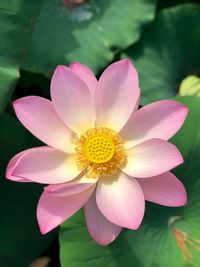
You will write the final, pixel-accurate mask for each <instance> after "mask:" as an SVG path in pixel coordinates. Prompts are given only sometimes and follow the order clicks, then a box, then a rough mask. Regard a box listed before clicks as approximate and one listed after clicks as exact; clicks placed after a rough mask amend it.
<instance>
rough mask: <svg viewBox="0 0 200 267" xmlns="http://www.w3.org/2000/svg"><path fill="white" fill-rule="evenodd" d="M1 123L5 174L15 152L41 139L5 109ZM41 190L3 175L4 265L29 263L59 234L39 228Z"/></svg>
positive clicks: (0, 168)
mask: <svg viewBox="0 0 200 267" xmlns="http://www.w3.org/2000/svg"><path fill="white" fill-rule="evenodd" d="M0 125H1V131H0V144H1V160H0V176H1V178H3V177H4V175H5V168H6V165H7V163H8V161H9V159H10V158H11V157H12V156H14V155H15V154H16V153H18V152H20V151H22V150H24V149H26V148H29V147H32V146H36V145H39V144H40V143H39V142H38V141H37V140H36V139H35V138H34V137H32V136H31V135H30V134H29V133H28V132H27V131H26V130H25V129H24V128H23V126H22V125H21V124H20V123H19V122H18V121H17V120H16V119H14V118H13V117H12V116H11V115H8V114H6V113H3V114H2V115H1V117H0ZM41 191H42V187H41V186H39V185H37V184H32V183H30V184H26V183H14V182H11V181H8V180H6V179H1V185H0V212H1V222H0V236H1V242H0V266H1V267H27V265H28V263H29V262H30V261H31V260H33V259H34V258H35V257H37V256H38V255H39V254H40V253H41V252H43V251H44V250H45V249H46V248H47V247H48V246H49V244H50V243H51V242H52V239H53V238H54V237H55V233H53V232H52V233H51V234H49V235H47V236H42V235H41V234H40V232H39V227H38V224H37V220H36V207H37V199H38V198H39V195H40V193H41Z"/></svg>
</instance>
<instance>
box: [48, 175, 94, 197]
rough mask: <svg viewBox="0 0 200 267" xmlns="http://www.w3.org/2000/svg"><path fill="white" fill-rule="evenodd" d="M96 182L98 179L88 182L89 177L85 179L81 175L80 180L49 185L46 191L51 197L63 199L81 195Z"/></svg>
mask: <svg viewBox="0 0 200 267" xmlns="http://www.w3.org/2000/svg"><path fill="white" fill-rule="evenodd" d="M96 182H97V179H90V180H89V181H87V177H86V178H84V177H83V176H82V175H80V176H79V177H78V178H76V179H74V180H72V181H71V182H68V183H63V184H51V185H48V186H46V187H45V188H44V190H45V192H47V193H49V194H51V196H58V197H63V196H69V195H73V194H77V193H80V192H82V191H84V190H86V189H88V188H90V187H91V186H93V185H94V184H95V183H96Z"/></svg>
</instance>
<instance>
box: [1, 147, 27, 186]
mask: <svg viewBox="0 0 200 267" xmlns="http://www.w3.org/2000/svg"><path fill="white" fill-rule="evenodd" d="M30 150H32V149H27V150H25V151H22V152H20V153H18V154H16V155H15V156H14V157H13V158H12V159H11V160H10V161H9V163H8V166H7V168H6V178H7V179H9V180H12V181H15V182H22V183H23V182H26V183H28V182H32V181H30V180H28V179H26V178H21V177H18V176H14V175H13V170H14V168H15V166H16V165H17V163H18V162H19V160H20V158H21V157H23V156H24V154H25V153H27V152H28V151H30Z"/></svg>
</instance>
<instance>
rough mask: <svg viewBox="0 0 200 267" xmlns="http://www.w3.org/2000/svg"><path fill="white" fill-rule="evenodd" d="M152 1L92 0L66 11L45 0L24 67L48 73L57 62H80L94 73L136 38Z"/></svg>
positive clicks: (150, 13) (150, 12)
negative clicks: (88, 13)
mask: <svg viewBox="0 0 200 267" xmlns="http://www.w3.org/2000/svg"><path fill="white" fill-rule="evenodd" d="M63 2H64V1H63ZM155 3H156V0H126V1H121V0H101V1H99V0H91V1H88V2H87V3H84V4H82V5H79V6H76V7H74V8H73V9H72V10H68V8H67V7H66V6H65V5H64V4H63V3H62V1H61V0H44V4H43V8H42V10H41V13H40V16H39V18H38V21H37V24H36V27H35V31H34V35H33V38H32V43H31V47H30V49H29V51H28V53H27V57H26V60H25V62H24V66H23V67H24V69H25V70H27V71H32V72H39V73H43V74H46V75H48V74H50V73H51V72H52V71H53V70H54V68H55V67H56V66H57V65H58V64H65V65H66V64H68V63H70V62H71V61H80V62H81V63H83V64H86V65H88V66H89V67H91V68H92V69H93V70H94V71H95V72H96V71H97V70H99V68H102V67H105V65H106V64H107V63H108V62H109V61H111V60H112V59H113V57H114V54H115V53H116V52H117V51H118V50H119V49H123V48H126V47H128V46H129V45H131V44H133V43H134V42H136V41H137V40H138V39H139V37H140V34H141V32H142V30H143V28H144V26H145V25H146V24H147V23H148V22H149V21H151V20H152V19H153V17H154V12H155ZM85 12H86V13H87V12H90V16H89V17H88V15H86V13H85ZM84 16H85V19H84Z"/></svg>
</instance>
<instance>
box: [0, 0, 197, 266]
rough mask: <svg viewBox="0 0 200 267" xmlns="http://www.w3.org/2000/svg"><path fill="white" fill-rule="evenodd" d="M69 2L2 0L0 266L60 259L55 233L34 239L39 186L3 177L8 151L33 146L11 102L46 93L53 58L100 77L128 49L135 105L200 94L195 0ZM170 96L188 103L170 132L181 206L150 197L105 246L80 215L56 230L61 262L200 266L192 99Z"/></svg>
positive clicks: (54, 262) (194, 106)
mask: <svg viewBox="0 0 200 267" xmlns="http://www.w3.org/2000/svg"><path fill="white" fill-rule="evenodd" d="M70 2H74V1H71V0H35V1H31V0H26V1H25V0H10V1H6V0H1V1H0V40H1V41H0V129H1V131H0V144H1V145H0V151H1V154H0V175H1V185H0V211H1V223H0V226H1V227H0V235H1V243H0V267H27V266H30V263H31V262H33V261H34V259H36V258H39V257H40V256H41V255H45V256H47V257H50V258H51V263H50V266H51V267H56V266H59V263H58V260H57V257H58V255H57V256H56V257H55V258H54V259H53V260H52V257H54V256H55V255H53V254H54V253H57V254H58V251H57V249H58V248H57V241H54V238H55V236H56V237H57V233H56V232H53V233H51V234H49V235H46V236H42V235H41V234H40V233H39V229H38V225H37V221H36V215H35V211H36V206H37V201H38V198H39V195H40V193H41V191H42V187H41V186H38V185H36V184H31V183H29V184H22V183H14V182H11V181H7V180H6V179H5V178H4V177H5V169H6V165H7V164H8V161H9V159H10V158H11V157H12V156H13V155H15V154H16V153H17V152H20V151H22V150H24V149H26V148H30V147H34V146H38V145H40V143H39V142H38V141H36V139H35V138H34V137H32V136H31V134H30V133H28V132H27V131H26V130H25V129H24V128H23V126H22V125H20V123H19V122H18V121H17V120H16V118H15V117H14V114H13V110H12V107H11V105H10V102H11V100H14V99H17V98H19V97H22V96H26V95H40V96H43V97H47V98H49V97H50V95H49V85H50V79H49V77H50V75H51V73H52V71H53V69H54V68H55V67H56V65H58V64H65V65H67V64H69V63H70V62H71V61H80V62H82V63H85V64H86V65H88V66H89V67H91V68H92V70H93V71H95V73H96V74H97V75H98V76H99V75H100V73H101V72H102V70H103V69H105V68H106V67H107V65H109V64H110V63H111V62H112V61H115V60H118V59H119V58H122V57H127V56H128V57H129V58H130V59H131V60H132V61H133V62H134V64H135V65H136V67H137V69H138V71H139V76H140V85H141V89H142V98H141V104H142V105H144V104H146V103H149V102H151V101H154V100H160V99H166V98H173V97H174V96H176V95H196V96H197V95H198V94H199V81H197V79H199V78H198V76H200V53H199V48H200V5H199V1H198V0H197V1H196V0H193V1H189V0H158V1H157V3H156V0H126V1H120V0H82V1H80V2H81V3H80V4H74V3H73V4H72V3H70ZM195 3H196V4H195ZM185 78H186V79H185ZM10 99H11V100H10ZM177 100H178V101H180V102H182V103H184V104H185V105H187V106H188V107H189V109H190V111H189V116H188V118H187V121H186V123H185V125H184V126H183V128H182V130H181V131H180V132H179V133H178V134H177V135H176V136H175V137H174V138H173V139H172V142H173V143H174V144H176V145H177V146H178V147H179V148H180V150H181V152H182V153H183V155H184V159H185V163H184V165H183V166H181V167H179V168H178V169H177V170H176V171H175V173H176V175H177V176H178V177H180V178H181V179H182V181H183V183H184V184H185V186H186V188H187V192H188V205H187V206H186V207H182V208H168V207H160V206H159V205H154V204H150V203H148V204H147V208H146V214H145V219H144V222H143V224H142V226H141V228H140V229H139V230H138V231H127V230H124V231H123V232H122V234H121V235H120V237H119V238H118V239H117V240H116V241H115V242H113V244H111V245H109V246H108V247H101V246H99V245H97V244H96V243H95V242H94V241H92V240H91V237H90V236H89V234H88V231H87V229H86V227H85V222H84V219H83V214H82V212H79V213H78V214H76V215H75V216H73V217H72V218H71V219H70V220H68V221H67V222H66V223H65V224H64V225H63V226H62V227H61V231H60V249H61V264H62V267H68V266H69V267H79V266H82V267H93V266H96V267H102V266H109V267H123V266H125V267H167V266H170V267H199V266H200V241H199V240H200V224H199V222H200V206H199V205H200V204H199V203H200V195H199V191H200V179H199V178H200V177H199V173H200V167H199V161H200V155H199V149H200V120H199V114H200V98H198V97H195V96H193V97H191V96H187V97H179V98H177ZM3 110H4V111H3ZM52 241H53V243H52ZM55 247H56V249H55ZM49 248H50V249H49Z"/></svg>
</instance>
